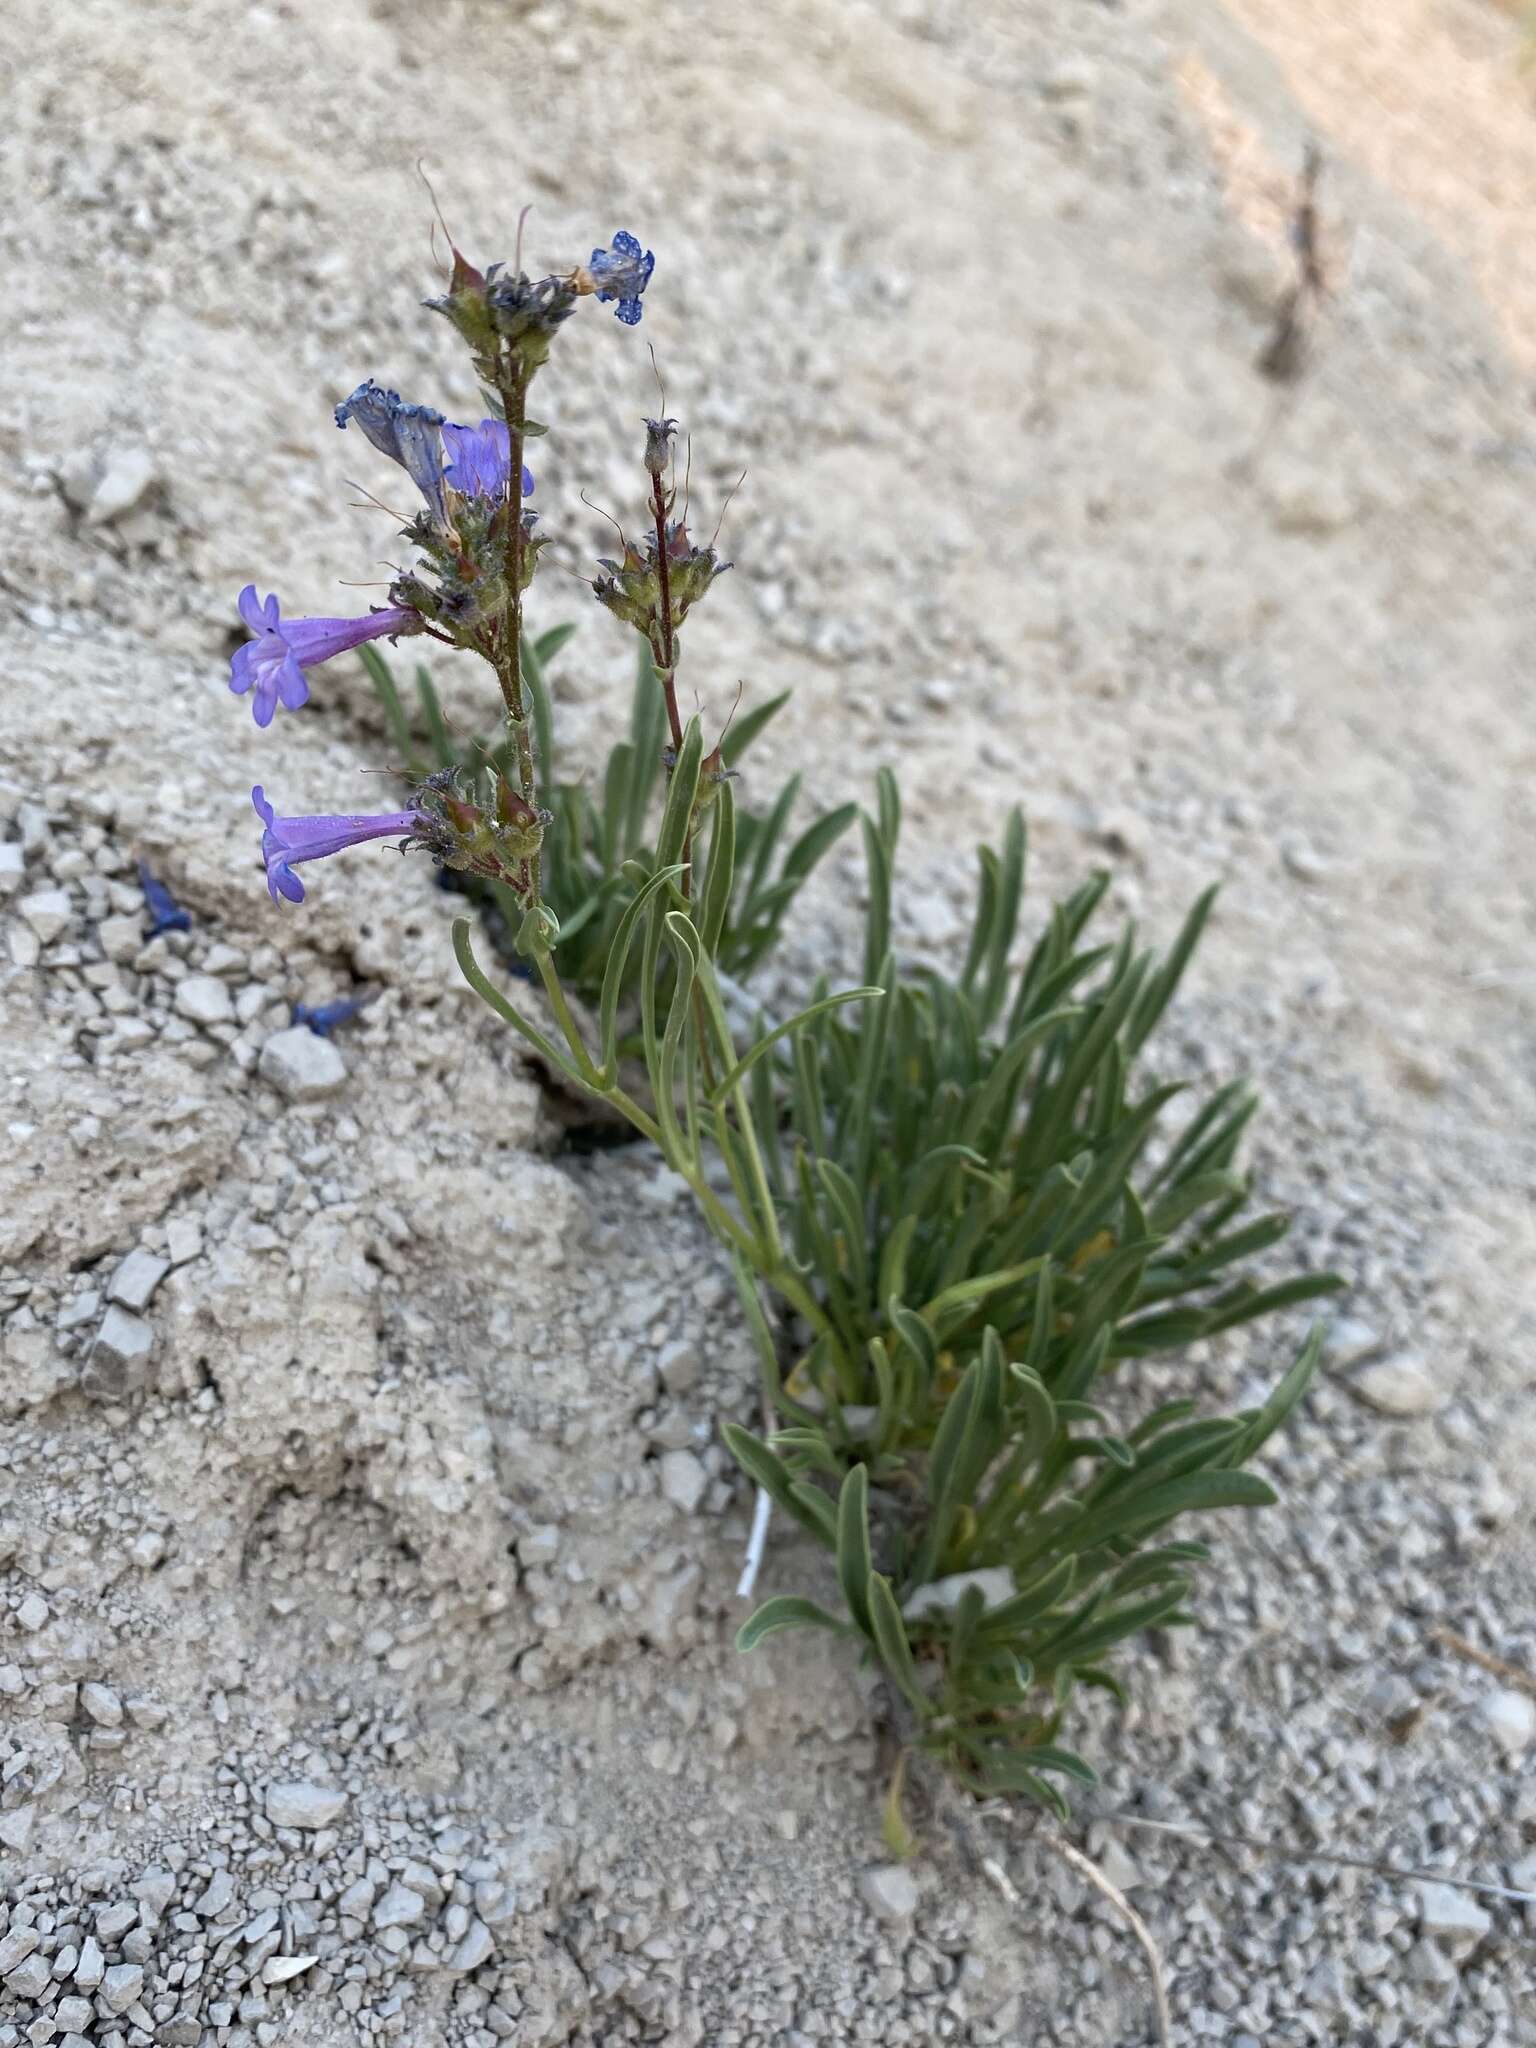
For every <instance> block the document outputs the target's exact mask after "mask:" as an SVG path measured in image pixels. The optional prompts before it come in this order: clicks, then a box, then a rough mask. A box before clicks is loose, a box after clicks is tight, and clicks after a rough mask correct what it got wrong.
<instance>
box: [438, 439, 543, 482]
mask: <svg viewBox="0 0 1536 2048" xmlns="http://www.w3.org/2000/svg"><path fill="white" fill-rule="evenodd" d="M443 445H444V447H445V448H446V449H447V451H448V467H447V468H446V469H445V470H444V471H443V478H444V481H445V482H447V483H448V484H451V485H452V487H453V489H454V490H456V491H457V492H458V493H459V495H460V497H463V498H504V497H505V496H506V495H507V472H508V471H509V470H510V468H511V466H512V436H511V435H510V434H509V433H508V431H507V423H506V421H505V420H482V421H481V422H480V424H479V426H478V427H456V426H453V425H452V424H450V423H447V422H445V423H444V426H443ZM532 490H533V471H532V470H531V469H529V468H528V467H527V466H526V465H525V466H524V469H523V496H524V497H525V498H526V497H528V496H529V494H530V493H531V492H532Z"/></svg>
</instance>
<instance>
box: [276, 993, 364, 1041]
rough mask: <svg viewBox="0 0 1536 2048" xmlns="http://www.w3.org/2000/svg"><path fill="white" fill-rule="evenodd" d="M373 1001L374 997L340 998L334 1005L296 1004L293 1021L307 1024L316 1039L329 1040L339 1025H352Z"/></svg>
mask: <svg viewBox="0 0 1536 2048" xmlns="http://www.w3.org/2000/svg"><path fill="white" fill-rule="evenodd" d="M373 1000H374V998H373V996H372V995H366V996H338V997H337V999H336V1001H335V1002H333V1003H316V1004H314V1005H313V1006H311V1005H310V1004H308V1003H295V1004H294V1006H293V1021H294V1023H295V1024H307V1025H308V1026H309V1028H310V1030H311V1031H313V1033H314V1034H315V1036H316V1038H329V1037H330V1035H331V1033H332V1032H333V1031H334V1030H335V1029H336V1026H337V1025H338V1024H350V1023H351V1021H352V1019H353V1018H354V1017H356V1016H358V1015H359V1014H360V1013H361V1012H362V1011H363V1010H366V1009H367V1007H368V1005H369V1004H370V1003H371V1002H372V1001H373Z"/></svg>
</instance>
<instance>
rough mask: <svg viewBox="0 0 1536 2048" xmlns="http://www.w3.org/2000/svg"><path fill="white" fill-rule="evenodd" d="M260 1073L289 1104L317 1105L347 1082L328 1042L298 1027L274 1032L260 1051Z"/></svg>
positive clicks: (342, 1065)
mask: <svg viewBox="0 0 1536 2048" xmlns="http://www.w3.org/2000/svg"><path fill="white" fill-rule="evenodd" d="M219 985H220V987H222V986H223V984H222V983H220V984H219ZM259 1071H260V1073H261V1078H262V1079H263V1080H264V1081H270V1082H271V1084H272V1086H273V1087H274V1088H275V1089H276V1090H277V1092H278V1093H279V1095H286V1096H287V1097H288V1100H289V1101H290V1102H317V1101H319V1100H320V1098H321V1097H322V1096H326V1095H334V1094H335V1092H336V1090H337V1089H338V1088H339V1087H340V1086H341V1084H342V1082H343V1081H345V1080H346V1078H347V1063H346V1061H345V1060H344V1059H343V1058H342V1056H341V1054H340V1053H339V1052H338V1051H337V1049H336V1047H335V1046H334V1045H332V1043H331V1041H330V1040H329V1039H328V1038H318V1037H317V1036H316V1035H315V1033H314V1032H313V1031H311V1030H310V1029H309V1028H308V1026H307V1025H303V1024H300V1025H297V1026H295V1027H294V1028H293V1029H291V1030H288V1031H274V1032H273V1034H272V1036H271V1037H270V1038H269V1039H268V1040H267V1042H266V1044H265V1045H264V1046H263V1047H262V1048H261V1060H260V1063H259Z"/></svg>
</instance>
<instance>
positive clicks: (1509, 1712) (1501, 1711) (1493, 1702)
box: [1483, 1686, 1536, 1758]
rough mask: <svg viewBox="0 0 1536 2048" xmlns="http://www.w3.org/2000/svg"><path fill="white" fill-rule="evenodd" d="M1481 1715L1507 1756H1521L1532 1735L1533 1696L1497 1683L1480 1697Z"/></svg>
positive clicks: (1535, 1728)
mask: <svg viewBox="0 0 1536 2048" xmlns="http://www.w3.org/2000/svg"><path fill="white" fill-rule="evenodd" d="M1483 1719H1484V1720H1485V1721H1486V1722H1487V1723H1488V1726H1489V1729H1490V1730H1491V1731H1492V1734H1493V1739H1494V1741H1495V1742H1496V1743H1497V1744H1498V1745H1499V1747H1500V1749H1502V1750H1503V1752H1504V1754H1505V1755H1506V1756H1507V1757H1510V1758H1515V1757H1522V1756H1524V1754H1525V1752H1526V1751H1527V1750H1528V1749H1529V1748H1530V1746H1531V1742H1532V1740H1533V1738H1536V1699H1532V1698H1531V1696H1530V1694H1529V1693H1524V1692H1516V1691H1515V1689H1514V1688H1513V1686H1501V1687H1500V1688H1499V1690H1498V1691H1497V1692H1491V1693H1489V1695H1488V1697H1487V1699H1485V1700H1484V1701H1483Z"/></svg>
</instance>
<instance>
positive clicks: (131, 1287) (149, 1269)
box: [107, 1246, 171, 1309]
mask: <svg viewBox="0 0 1536 2048" xmlns="http://www.w3.org/2000/svg"><path fill="white" fill-rule="evenodd" d="M170 1270H171V1268H170V1262H169V1260H166V1259H157V1258H156V1257H155V1255H154V1253H153V1252H147V1251H145V1250H144V1249H143V1248H142V1246H141V1247H139V1248H138V1249H137V1250H135V1251H131V1252H130V1253H129V1254H128V1256H127V1258H126V1259H124V1260H123V1262H122V1264H121V1265H120V1266H119V1267H118V1269H117V1271H116V1272H115V1273H114V1274H113V1275H112V1278H111V1279H110V1280H109V1281H108V1283H107V1299H108V1300H109V1301H120V1302H121V1303H122V1305H123V1307H124V1308H135V1309H137V1308H147V1307H148V1305H149V1301H150V1297H151V1296H152V1295H153V1293H154V1291H155V1289H156V1288H157V1287H158V1286H159V1285H160V1282H161V1281H162V1280H163V1279H164V1278H165V1276H166V1274H167V1273H168V1272H169V1271H170Z"/></svg>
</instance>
